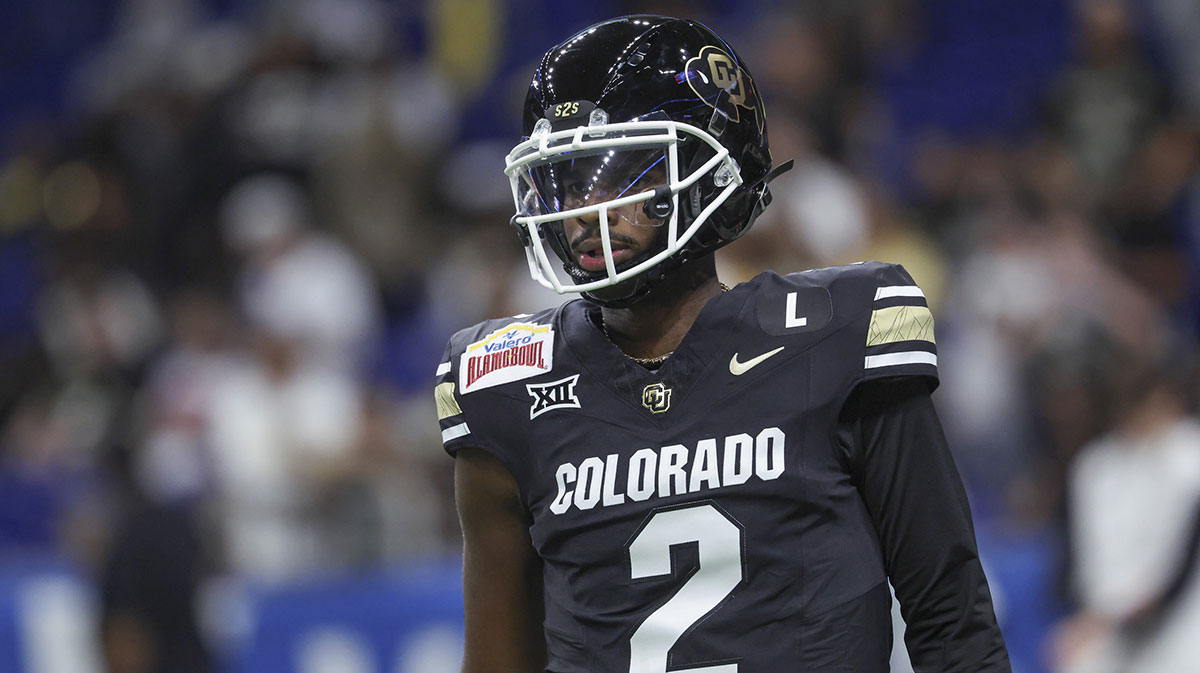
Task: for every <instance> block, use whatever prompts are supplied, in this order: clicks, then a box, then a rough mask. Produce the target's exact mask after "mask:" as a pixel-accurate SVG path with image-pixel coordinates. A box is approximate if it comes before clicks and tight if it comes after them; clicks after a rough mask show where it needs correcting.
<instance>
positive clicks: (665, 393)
mask: <svg viewBox="0 0 1200 673" xmlns="http://www.w3.org/2000/svg"><path fill="white" fill-rule="evenodd" d="M642 406H643V407H646V408H647V409H649V410H650V412H651V413H655V414H661V413H662V412H664V411H666V410H667V409H670V408H671V389H670V388H668V387H666V386H665V385H663V384H662V383H651V384H650V385H648V386H646V388H645V389H644V390H642Z"/></svg>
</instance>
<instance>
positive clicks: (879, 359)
mask: <svg viewBox="0 0 1200 673" xmlns="http://www.w3.org/2000/svg"><path fill="white" fill-rule="evenodd" d="M897 365H933V366H935V367H936V366H937V356H936V355H934V354H933V353H929V352H926V351H905V352H903V353H884V354H883V355H868V356H867V358H866V361H865V362H864V363H863V367H865V368H867V369H877V368H879V367H895V366H897Z"/></svg>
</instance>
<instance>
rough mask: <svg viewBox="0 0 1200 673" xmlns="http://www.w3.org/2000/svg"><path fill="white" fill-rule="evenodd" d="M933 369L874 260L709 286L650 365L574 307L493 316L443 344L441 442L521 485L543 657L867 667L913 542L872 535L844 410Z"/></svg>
mask: <svg viewBox="0 0 1200 673" xmlns="http://www.w3.org/2000/svg"><path fill="white" fill-rule="evenodd" d="M936 363H937V356H936V346H935V342H934V333H933V318H932V316H931V314H930V311H929V309H928V307H927V304H926V302H925V298H924V296H923V294H922V292H921V290H920V289H919V288H918V287H917V286H916V284H915V283H914V282H913V281H912V279H911V277H909V275H908V274H907V273H906V272H905V271H904V270H903V269H902V268H901V267H898V266H894V265H888V264H881V263H875V262H870V263H861V264H855V265H849V266H844V267H836V268H829V269H819V270H813V271H808V272H803V273H797V274H792V275H788V276H780V275H777V274H775V273H772V272H764V273H762V274H760V275H758V276H757V277H755V278H754V279H753V280H751V281H749V282H747V283H743V284H741V285H738V286H737V287H735V288H733V289H731V290H730V291H728V292H724V293H722V294H721V295H719V296H717V297H714V298H713V299H711V300H710V301H709V302H708V303H707V304H706V305H705V307H704V308H703V310H702V311H701V313H700V315H699V317H698V318H697V320H696V322H695V323H694V325H693V326H692V328H691V329H690V331H689V332H688V333H687V335H686V336H685V337H684V339H683V341H682V342H681V343H680V344H679V347H678V348H677V349H676V350H675V352H674V354H673V355H671V357H670V358H669V359H667V360H666V362H665V363H664V364H663V365H662V366H661V367H660V368H659V369H658V370H656V371H651V370H648V369H646V368H644V367H642V366H640V365H638V364H636V363H634V362H632V361H631V360H630V359H629V358H627V357H625V356H624V354H623V353H622V352H621V351H620V350H619V349H618V348H617V347H616V346H614V345H613V344H612V343H611V342H610V341H609V340H608V339H607V338H606V336H605V335H604V333H603V331H602V330H601V327H600V324H599V308H598V307H597V306H595V305H594V304H592V303H590V302H587V301H584V300H577V301H572V302H568V303H566V304H564V305H563V306H560V307H558V308H557V309H553V310H549V311H545V312H542V313H538V314H535V315H527V316H517V317H513V318H507V319H502V320H492V321H488V322H485V323H482V324H480V325H477V326H475V327H473V328H470V329H467V330H463V331H461V332H459V333H458V334H456V335H455V336H454V337H453V339H452V340H451V342H450V345H449V347H448V349H447V353H446V356H445V357H444V358H443V361H442V364H441V365H440V366H439V368H438V383H437V387H436V397H437V403H438V415H439V416H440V418H441V429H442V438H443V443H444V445H445V448H446V450H447V451H449V452H450V453H451V454H455V453H456V452H457V451H458V450H459V449H461V448H464V447H472V448H477V449H481V450H484V451H486V452H488V453H490V454H491V455H493V456H494V457H495V458H497V459H498V460H499V461H501V462H502V463H503V464H504V465H505V466H506V467H507V468H508V470H509V471H510V472H511V473H512V474H513V476H514V477H515V479H516V481H517V484H518V486H519V488H520V491H521V497H522V500H523V502H524V505H525V507H526V508H527V509H528V511H529V515H530V519H531V521H532V524H531V527H530V533H531V538H532V541H533V544H534V545H535V547H536V549H537V553H538V554H539V556H540V557H541V558H542V560H543V568H544V572H543V580H544V591H545V614H546V618H545V630H546V640H547V649H548V655H549V663H548V667H547V670H548V671H553V672H556V673H627V672H628V673H664V672H665V671H692V670H695V671H706V672H708V673H735V672H737V673H758V672H760V671H761V672H764V673H765V672H772V673H777V672H780V671H810V670H812V671H816V670H821V671H880V670H886V669H887V657H888V652H889V651H890V646H891V631H890V629H891V626H890V624H891V622H890V612H889V611H890V599H889V596H888V591H887V584H886V580H887V576H888V572H887V568H885V563H889V562H890V561H887V559H900V561H897V563H910V561H908V560H906V559H908V558H911V556H904V555H899V556H898V555H896V554H894V553H892V551H891V550H888V549H885V548H884V547H885V543H884V542H881V534H880V532H879V531H880V525H881V524H880V520H881V519H883V518H886V516H885V515H883V514H880V513H879V512H875V511H873V509H872V502H873V501H872V500H871V499H869V498H864V497H863V496H862V492H861V491H862V489H863V478H864V477H863V475H864V474H867V473H865V472H864V471H862V470H859V469H857V468H856V466H855V464H854V461H855V455H861V454H862V451H859V452H858V454H856V449H855V447H847V445H846V444H847V442H848V441H851V442H852V441H854V440H853V439H850V440H847V439H846V438H847V437H851V438H853V437H857V436H860V435H859V434H856V433H858V431H857V430H853V431H848V430H847V427H846V425H845V417H844V414H843V411H844V408H845V407H847V405H848V400H850V399H851V396H852V393H853V392H854V391H855V390H856V389H857V388H859V387H860V384H862V383H863V382H865V381H869V380H872V379H889V380H897V379H901V380H902V379H910V380H913V381H917V382H919V384H920V387H921V388H922V389H923V390H926V391H927V390H928V389H931V388H932V387H933V386H935V385H936V382H937V366H936ZM926 398H927V394H926ZM840 422H841V425H839V423H840ZM865 443H869V441H868V442H865ZM949 469H950V470H951V471H952V470H953V467H952V466H951V467H950V468H949ZM952 478H953V479H954V481H955V483H957V476H956V475H953V476H952ZM913 487H914V488H920V487H921V485H920V484H914V485H913ZM951 504H952V505H953V506H954V507H959V506H961V507H963V508H965V500H964V501H962V502H961V503H960V502H954V503H951ZM889 525H891V524H889ZM904 525H907V524H904ZM962 533H963V531H961V530H959V531H950V532H947V534H949V535H961V534H962ZM965 533H966V535H967V536H968V537H971V539H970V541H969V544H968V545H967V547H969V549H967V550H966V553H969V554H974V541H973V533H972V532H971V531H970V528H969V518H968V521H967V527H966V529H965ZM956 553H957V552H956ZM971 561H972V562H973V563H975V564H976V565H977V560H976V559H974V558H973V557H972V559H971ZM979 579H980V581H982V574H981V573H980V574H979ZM898 587H899V585H898ZM983 592H984V595H983V599H984V600H985V602H986V603H987V604H986V610H984V612H986V616H985V619H984V621H987V619H988V618H990V620H991V622H990V627H989V628H994V617H992V616H991V605H990V602H989V599H988V597H987V595H986V585H984V587H983ZM915 593H920V592H915ZM902 601H903V596H902ZM906 616H907V613H906ZM956 619H957V617H956ZM964 619H968V621H969V618H964ZM946 635H947V634H945V633H942V634H941V635H940V636H939V635H936V634H935V635H933V636H931V638H933V639H937V638H941V637H945V636H946ZM995 637H996V638H998V632H997V633H996V636H995ZM912 646H913V644H912V643H911V642H910V649H911V648H912ZM937 646H939V647H940V645H937ZM1000 651H1001V653H1002V652H1003V645H1002V643H1001V644H1000ZM939 656H940V655H939ZM918 670H920V669H918ZM947 670H949V669H947ZM979 670H982V669H979ZM989 670H991V669H989ZM996 670H999V669H996Z"/></svg>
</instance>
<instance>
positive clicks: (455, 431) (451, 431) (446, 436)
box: [442, 423, 471, 444]
mask: <svg viewBox="0 0 1200 673" xmlns="http://www.w3.org/2000/svg"><path fill="white" fill-rule="evenodd" d="M469 434H471V428H468V427H467V424H466V423H459V424H458V425H451V426H450V427H448V428H446V429H445V430H442V443H443V444H445V443H446V442H448V441H450V440H452V439H458V438H459V437H462V436H463V435H469Z"/></svg>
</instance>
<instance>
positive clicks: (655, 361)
mask: <svg viewBox="0 0 1200 673" xmlns="http://www.w3.org/2000/svg"><path fill="white" fill-rule="evenodd" d="M728 291H729V286H728V285H726V284H725V283H721V292H728ZM600 331H602V332H604V337H605V338H606V339H608V341H609V343H611V344H612V345H614V346H617V342H615V341H613V338H612V335H611V334H609V333H608V324H607V323H605V322H604V312H603V311H602V312H601V313H600ZM617 350H619V351H621V355H624V356H625V357H627V358H629V359H630V360H633V361H634V362H636V363H638V364H639V365H641V366H643V367H648V368H653V367H658V366H659V365H661V364H662V363H664V362H666V361H667V358H669V357H671V356H672V355H673V354H674V353H675V351H673V350H671V351H667V352H666V353H663V354H662V355H655V356H654V357H650V358H639V357H636V356H633V355H630V354H629V353H626V352H625V350H624V349H622V348H621V347H620V346H617Z"/></svg>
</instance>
